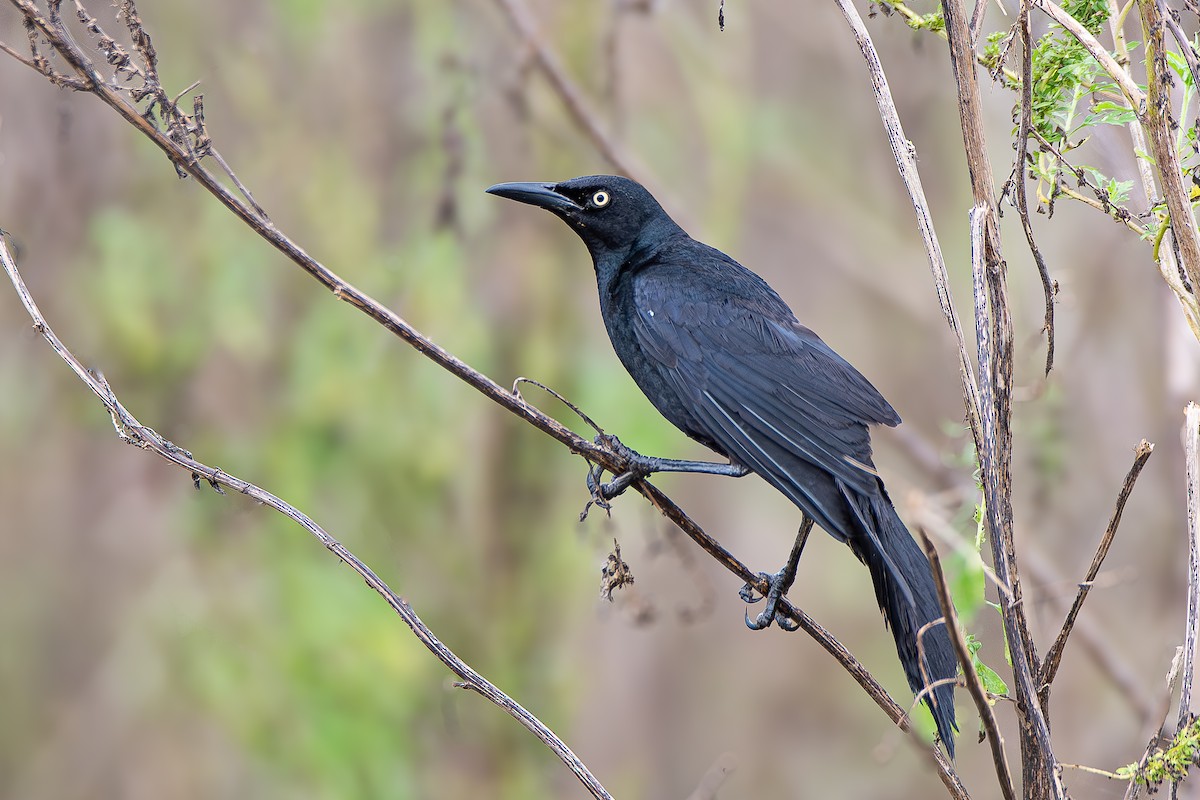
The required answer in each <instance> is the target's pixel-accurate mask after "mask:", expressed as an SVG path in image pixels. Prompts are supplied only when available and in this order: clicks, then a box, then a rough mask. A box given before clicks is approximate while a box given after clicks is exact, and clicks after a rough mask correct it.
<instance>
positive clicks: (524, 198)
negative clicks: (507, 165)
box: [487, 183, 583, 211]
mask: <svg viewBox="0 0 1200 800" xmlns="http://www.w3.org/2000/svg"><path fill="white" fill-rule="evenodd" d="M554 186H555V184H553V183H497V184H496V185H495V186H490V187H488V189H487V193H488V194H494V195H496V196H497V197H507V198H508V199H509V200H516V201H517V202H518V203H528V204H529V205H531V206H538V207H540V208H545V209H549V210H550V211H582V210H583V206H580V205H579V204H577V203H576V202H575V201H574V200H572V199H571V198H569V197H567V196H566V195H564V194H559V193H558V192H557V191H555V189H554Z"/></svg>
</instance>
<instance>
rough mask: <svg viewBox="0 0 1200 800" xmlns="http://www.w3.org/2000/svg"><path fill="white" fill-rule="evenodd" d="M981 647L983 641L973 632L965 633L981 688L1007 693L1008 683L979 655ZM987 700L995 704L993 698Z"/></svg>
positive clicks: (992, 692) (994, 692) (990, 691)
mask: <svg viewBox="0 0 1200 800" xmlns="http://www.w3.org/2000/svg"><path fill="white" fill-rule="evenodd" d="M982 647H983V642H981V641H979V640H978V639H977V638H975V634H973V633H968V634H967V650H968V651H969V652H970V653H971V666H972V667H974V668H975V674H976V675H978V676H979V681H980V682H981V683H982V684H983V688H984V689H986V690H987V691H988V693H990V694H997V695H998V694H1008V684H1007V683H1005V682H1004V679H1003V678H1001V677H1000V676H999V675H998V674H997V673H996V671H995V670H994V669H992V668H991V667H989V666H988V665H987V664H985V663H983V659H981V658H980V657H979V650H980V649H981V648H982ZM988 702H990V703H992V704H995V700H992V699H990V698H989V700H988Z"/></svg>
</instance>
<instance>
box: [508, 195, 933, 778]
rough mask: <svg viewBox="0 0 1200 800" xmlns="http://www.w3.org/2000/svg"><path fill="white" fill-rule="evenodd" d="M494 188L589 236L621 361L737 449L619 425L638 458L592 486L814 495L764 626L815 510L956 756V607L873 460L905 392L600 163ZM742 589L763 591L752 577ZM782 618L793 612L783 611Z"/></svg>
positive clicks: (686, 420) (600, 489)
mask: <svg viewBox="0 0 1200 800" xmlns="http://www.w3.org/2000/svg"><path fill="white" fill-rule="evenodd" d="M487 191H488V192H489V193H490V194H494V195H498V196H500V197H506V198H509V199H511V200H517V201H519V202H522V203H528V204H530V205H534V206H538V207H540V208H544V209H546V210H548V211H550V212H551V213H553V214H554V215H555V216H557V217H558V218H559V219H561V220H563V221H564V222H566V223H567V225H568V226H570V227H571V229H572V230H574V231H575V233H577V234H578V235H579V237H580V238H581V239H583V242H584V244H585V245H587V249H588V252H589V253H591V256H592V262H593V264H594V266H595V270H596V283H597V287H598V288H599V291H600V313H601V315H602V316H603V318H604V325H605V327H606V328H607V329H608V335H609V338H610V339H611V340H612V345H613V349H614V350H616V353H617V356H618V358H620V360H621V363H622V364H624V365H625V369H626V370H628V371H629V374H630V375H631V376H632V377H633V379H634V381H635V382H636V383H637V385H638V387H639V388H641V390H642V392H644V393H645V395H646V397H647V398H649V400H650V402H651V403H653V404H654V407H655V408H656V409H658V411H659V413H661V414H662V415H663V416H664V417H666V418H667V420H668V421H670V422H671V423H672V424H673V425H675V426H676V427H677V428H679V429H680V430H682V431H683V432H684V433H686V434H687V435H688V436H690V437H691V438H693V439H695V440H696V441H698V442H700V443H701V444H703V445H705V446H706V447H708V448H710V449H712V450H714V451H716V452H717V453H720V454H721V455H722V456H724V457H726V458H727V459H729V463H728V464H724V463H710V462H703V461H700V462H697V461H678V460H673V459H662V458H650V457H646V456H643V455H641V454H638V453H635V452H633V451H632V450H629V449H628V448H625V447H624V446H623V445H620V443H619V442H616V441H615V440H614V439H612V437H607V439H608V440H607V443H608V444H610V445H613V446H616V447H618V448H619V449H620V451H621V453H622V454H623V455H624V456H625V457H626V459H627V461H628V463H629V468H628V471H627V472H626V473H624V474H622V475H619V476H616V477H615V478H614V479H613V480H612V481H611V482H609V483H606V484H603V485H596V484H595V483H593V484H592V485H593V491H594V493H595V494H596V495H597V496H598V497H599V498H600V499H601V500H606V499H609V498H611V497H614V496H616V495H617V494H619V493H620V492H621V491H623V490H624V489H625V488H627V487H628V486H629V485H630V484H632V483H634V482H635V481H638V480H641V479H642V478H645V477H646V476H648V475H650V474H651V473H654V472H661V471H677V472H704V473H709V474H719V475H731V476H741V475H745V474H747V473H748V472H754V473H756V474H757V475H759V476H761V477H762V478H763V479H764V480H766V481H767V482H768V483H769V484H771V485H772V486H774V487H775V488H776V489H778V490H779V491H780V492H782V493H783V494H784V495H786V496H787V498H788V499H789V500H791V501H792V502H793V503H795V504H796V506H798V507H799V508H800V510H801V511H802V512H803V514H804V515H805V518H806V524H804V525H802V526H801V536H800V537H799V538H798V539H797V545H796V547H794V548H793V550H792V557H791V559H789V563H788V565H787V566H785V568H784V569H783V570H781V571H780V572H779V573H776V574H775V575H764V577H765V578H766V579H767V580H768V582H769V585H770V588H771V590H770V592H769V593H768V595H767V600H768V603H767V611H765V612H764V613H763V614H761V615H759V617H758V620H757V622H753V623H752V622H751V621H750V620H749V618H748V617H747V624H749V625H750V626H751V627H756V628H757V627H766V626H768V625H770V623H771V621H772V620H773V619H776V607H777V604H778V601H779V598H780V597H781V596H782V595H783V593H784V592H786V591H787V589H788V588H789V586H790V584H791V582H792V580H794V578H795V561H796V559H798V558H799V555H800V551H801V550H802V548H803V542H804V538H805V537H806V535H807V531H808V529H809V528H811V522H808V520H811V521H815V522H816V523H817V524H819V525H820V526H821V527H822V528H824V529H825V530H826V531H828V532H829V533H830V534H831V535H832V536H833V537H834V538H835V539H838V540H839V541H842V542H845V543H846V544H847V545H849V547H850V550H851V551H852V552H853V553H854V555H856V556H857V557H858V558H859V560H860V561H862V562H863V563H864V564H866V565H867V568H868V569H869V570H870V572H871V580H872V582H873V583H874V586H875V597H876V599H877V600H878V602H879V607H880V610H882V612H883V616H884V620H885V622H886V623H887V625H888V627H889V628H891V631H892V634H893V636H894V637H895V640H896V650H897V652H898V654H899V656H900V663H901V664H902V665H903V667H904V674H905V676H906V677H907V678H908V685H909V686H910V687H911V688H912V690H913V692H914V693H918V694H921V695H922V697H923V699H924V701H925V703H926V704H927V705H928V706H929V709H930V710H931V711H932V712H933V717H934V720H935V722H936V724H937V730H938V734H939V736H940V738H941V740H942V743H943V745H944V746H945V748H946V752H947V753H948V754H949V755H950V757H951V758H953V757H954V732H955V731H956V730H957V726H956V724H955V719H954V686H953V679H954V677H955V675H956V674H957V663H956V660H955V656H954V650H953V649H952V647H951V645H950V638H949V635H948V633H947V631H946V627H945V625H944V624H943V623H938V622H936V621H937V620H939V619H940V618H941V617H942V611H941V608H940V606H939V603H938V598H937V590H936V588H935V586H934V582H933V576H932V574H931V573H930V569H929V562H928V560H927V559H926V557H925V554H924V553H923V552H922V551H921V549H920V548H919V547H918V546H917V543H916V542H915V541H913V539H912V537H911V536H910V535H909V532H908V530H907V529H906V528H905V527H904V523H903V522H901V520H900V517H899V516H898V515H897V514H896V510H895V508H894V507H893V506H892V502H891V500H890V499H889V498H888V494H887V491H886V490H885V489H884V486H883V481H882V480H881V479H880V477H879V474H878V473H877V472H876V470H875V466H874V464H873V463H872V461H871V441H870V433H869V430H868V427H869V426H870V425H874V424H880V425H889V426H894V425H898V424H899V423H900V417H899V416H898V415H897V414H896V412H895V410H894V409H893V408H892V407H891V405H889V404H888V402H887V401H886V400H884V399H883V397H882V396H881V395H880V394H879V392H878V391H877V390H876V389H875V387H874V386H872V385H871V384H870V382H869V381H868V380H867V379H866V378H864V377H863V376H862V375H861V374H860V373H859V372H858V371H857V370H856V369H854V367H852V366H850V364H849V363H847V362H846V361H845V360H844V359H843V358H842V357H841V356H839V355H838V354H837V353H835V352H834V351H833V349H832V348H830V347H829V345H827V344H825V342H823V341H822V340H821V339H820V338H819V337H818V336H817V335H816V334H815V333H813V332H812V331H811V330H809V329H808V328H806V327H804V326H803V325H801V324H800V323H799V322H798V321H797V320H796V316H795V315H794V314H793V313H792V310H791V309H790V308H788V306H787V304H786V303H784V301H783V300H782V299H780V297H779V295H778V294H776V293H775V291H774V290H773V289H772V288H771V287H770V286H768V285H767V283H766V281H764V280H763V279H762V278H760V277H759V276H758V275H756V274H754V273H753V272H751V271H750V270H748V269H746V268H745V267H743V266H742V265H741V264H739V263H737V262H736V261H734V260H733V259H732V258H730V257H729V256H727V255H725V254H724V253H722V252H721V251H719V250H716V249H714V248H712V247H709V246H708V245H705V244H701V243H700V242H697V241H696V240H695V239H692V238H691V237H690V236H688V235H687V233H685V232H684V231H683V229H682V228H680V227H679V226H678V225H677V224H676V223H675V222H674V220H672V219H671V218H670V217H669V216H668V215H667V213H666V212H665V211H663V209H662V207H661V206H660V205H659V204H658V202H657V201H656V200H655V199H654V198H653V197H652V196H651V195H650V193H649V192H648V191H646V189H645V188H643V187H642V186H641V185H640V184H638V183H636V182H635V181H632V180H629V179H628V178H621V177H617V176H613V175H592V176H588V177H583V178H575V179H573V180H569V181H564V182H562V183H502V184H498V185H496V186H493V187H491V188H490V189H488V190H487ZM743 596H746V597H747V599H751V597H750V596H748V595H747V591H746V590H743ZM777 621H778V622H779V623H780V625H781V627H784V626H786V625H785V618H784V617H782V616H780V617H778V620H777ZM931 623H933V624H931ZM786 627H789V628H791V626H786ZM918 636H920V638H921V642H920V644H918ZM922 652H923V654H924V664H922V657H921V654H922ZM930 685H933V688H930V689H928V690H926V687H927V686H930ZM922 692H923V694H922Z"/></svg>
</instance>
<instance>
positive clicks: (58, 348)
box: [0, 235, 612, 800]
mask: <svg viewBox="0 0 1200 800" xmlns="http://www.w3.org/2000/svg"><path fill="white" fill-rule="evenodd" d="M0 263H2V264H3V266H4V271H5V272H6V273H7V274H8V277H9V280H10V281H12V285H13V288H14V289H15V290H16V292H17V296H18V297H19V298H20V299H21V305H23V306H24V307H25V310H26V311H27V312H28V313H29V316H30V318H31V319H32V320H33V327H34V329H35V330H36V331H37V332H38V333H40V334H41V335H42V337H43V338H44V339H45V340H46V341H47V342H48V343H49V345H50V346H51V347H52V348H53V349H54V352H55V353H56V354H58V357H59V358H61V359H62V360H63V361H64V362H65V363H66V364H67V366H68V367H70V368H71V371H72V372H74V373H75V374H76V375H77V376H78V377H79V379H80V380H82V381H83V382H84V383H85V384H87V387H88V388H89V389H91V390H92V393H93V394H95V395H96V396H97V397H98V398H100V402H101V403H103V404H104V409H105V410H106V411H107V412H108V413H109V415H110V416H111V417H112V421H113V427H114V428H115V429H116V432H117V436H119V437H120V439H121V441H123V442H125V443H126V444H131V445H133V446H134V447H138V448H141V449H143V450H146V451H149V452H151V453H154V454H155V455H158V456H160V457H162V458H164V459H166V460H167V461H169V462H171V463H172V464H174V465H176V466H177V467H180V468H182V469H183V470H185V471H187V472H189V473H191V475H192V480H193V481H194V482H195V484H196V488H200V485H201V484H200V481H201V479H203V480H204V481H206V482H208V483H209V485H211V486H212V487H213V488H214V489H216V490H217V491H219V492H220V491H221V487H222V486H228V487H229V488H230V489H233V490H235V491H238V492H241V493H242V494H244V495H246V496H247V497H249V498H251V499H253V500H256V501H258V502H259V503H261V504H263V505H265V506H268V507H270V508H272V509H274V510H276V511H278V512H279V513H281V514H283V515H284V516H286V517H288V518H289V519H291V520H292V521H293V522H295V523H296V524H297V525H299V526H300V527H302V528H304V529H305V530H306V531H308V532H309V533H311V534H312V535H313V536H315V537H316V538H317V539H318V540H319V541H320V542H321V544H323V545H325V547H326V548H328V549H329V550H330V551H331V552H332V553H333V554H334V555H336V556H337V557H338V558H339V559H340V560H341V561H342V563H344V564H345V565H346V566H348V567H350V569H352V570H354V571H355V572H356V573H357V574H358V575H359V577H361V578H362V579H363V581H365V582H366V584H367V586H370V587H371V588H372V589H374V590H375V591H376V592H377V593H378V594H379V596H380V597H382V598H383V599H384V600H385V601H386V602H387V604H388V605H389V606H391V607H392V609H393V610H394V611H395V612H396V613H397V614H398V615H399V616H400V619H402V620H403V621H404V624H405V625H407V626H408V628H409V630H411V631H412V632H413V634H414V635H415V636H416V637H417V639H419V640H420V642H421V644H423V645H425V647H426V648H427V649H428V650H429V652H431V653H433V654H434V655H435V656H436V657H437V659H438V660H439V661H441V662H442V663H443V664H445V665H446V667H447V668H449V669H450V671H451V672H453V673H454V674H455V675H457V676H458V677H459V678H461V679H462V683H461V684H460V685H461V687H462V688H468V689H471V690H473V691H475V692H478V693H479V694H480V695H482V696H483V697H485V698H487V699H488V700H489V701H491V702H492V703H494V704H495V705H497V706H499V707H500V708H501V709H503V710H504V711H505V712H506V713H507V714H509V715H510V716H512V717H513V718H514V719H516V720H517V721H518V722H520V723H521V724H522V725H523V726H525V728H526V729H527V730H529V732H530V733H532V734H533V735H534V736H536V737H537V738H538V739H540V740H541V741H542V742H544V743H545V744H546V746H547V747H549V748H550V749H551V750H552V751H553V752H554V754H555V755H557V756H558V757H559V759H561V760H562V762H563V763H564V764H566V766H567V768H568V769H570V770H571V772H573V773H574V774H575V777H577V778H578V779H579V782H580V783H582V784H583V785H584V787H585V788H587V790H588V791H589V792H590V793H591V795H592V796H593V797H595V798H597V800H612V796H611V795H610V794H609V793H608V791H607V790H606V789H605V788H604V786H603V785H601V783H600V781H598V780H597V779H596V777H595V776H594V775H593V774H592V773H591V771H589V770H588V768H587V766H586V765H584V763H583V762H582V761H580V760H579V757H578V756H576V755H575V754H574V753H573V752H572V751H571V748H569V747H567V745H566V743H565V742H563V740H562V739H560V738H559V737H558V736H557V735H556V734H555V733H554V732H553V731H552V730H550V729H549V728H548V727H546V725H545V724H544V723H542V721H541V720H539V719H538V718H537V717H535V716H534V715H533V714H531V713H530V712H529V711H527V710H526V709H525V708H524V707H523V706H522V705H521V704H520V703H518V702H517V701H515V700H513V699H512V698H511V697H509V696H508V695H506V694H505V693H504V692H502V691H500V689H498V688H496V686H495V685H494V684H493V683H492V682H491V681H489V680H488V679H487V678H485V677H483V676H482V675H480V674H479V673H478V672H476V671H475V670H473V669H471V667H470V666H468V665H467V664H466V662H464V661H463V660H462V659H461V658H459V657H458V656H457V655H455V654H454V652H453V651H452V650H451V649H450V648H449V647H447V646H446V645H444V644H443V643H442V642H441V641H440V640H439V639H438V638H437V637H436V636H435V635H434V633H433V631H431V630H430V629H429V628H428V627H427V626H426V625H425V623H424V622H422V621H421V618H420V617H418V616H417V613H416V611H414V610H413V608H412V606H410V605H409V604H408V601H406V600H405V599H404V598H403V597H401V596H400V595H398V594H396V593H395V592H394V591H393V590H392V589H391V588H390V587H389V586H388V585H387V584H386V583H385V582H384V581H383V579H382V578H380V577H379V576H378V575H376V574H375V572H374V571H373V570H372V569H371V568H370V567H368V566H367V565H366V564H364V563H363V562H362V561H360V560H359V559H358V557H357V556H355V555H354V554H353V553H352V552H350V551H349V550H348V549H346V547H345V546H344V545H343V544H342V543H341V542H339V541H338V540H337V539H335V538H334V537H333V536H331V535H330V534H329V533H328V532H326V531H325V529H324V528H322V527H321V526H320V525H318V524H317V523H316V522H314V521H313V520H312V518H310V517H309V516H308V515H307V514H304V513H303V512H301V511H300V510H299V509H297V508H295V507H294V506H292V505H290V504H288V503H286V502H284V501H283V500H281V499H280V498H279V497H276V496H275V495H273V494H271V493H270V492H268V491H266V490H265V489H261V488H259V487H258V486H256V485H254V484H253V483H250V482H248V481H244V480H242V479H241V478H238V477H236V476H234V475H230V474H229V473H227V472H225V471H224V470H221V469H217V468H215V467H210V466H208V465H207V464H203V463H201V462H199V461H197V460H196V459H194V458H193V457H192V454H191V453H189V452H188V451H187V450H184V449H183V448H182V447H179V446H178V445H176V444H173V443H172V442H169V441H167V440H166V439H164V438H163V437H162V436H160V435H159V434H158V433H156V432H155V431H154V430H153V429H152V428H149V427H147V426H145V425H143V424H142V423H140V422H138V420H137V419H136V418H135V417H134V416H133V415H132V414H130V413H129V411H127V410H126V409H125V406H123V405H122V404H121V402H120V400H118V399H117V396H116V394H115V393H114V392H113V390H112V387H111V386H109V384H108V381H106V380H105V379H104V377H103V376H101V375H100V374H98V373H95V372H93V371H92V370H89V369H87V368H86V367H84V366H83V364H82V363H80V361H79V359H78V358H76V357H75V355H74V354H73V353H71V351H70V350H68V349H67V347H66V345H64V344H63V343H62V341H61V340H60V339H59V338H58V336H57V335H55V333H54V330H53V329H52V328H51V327H50V325H49V324H48V323H47V322H46V319H45V317H43V316H42V312H41V311H40V310H39V309H38V306H37V303H36V302H35V301H34V299H33V296H32V295H31V294H30V293H29V289H28V288H26V286H25V282H24V281H23V280H22V279H21V274H20V272H18V270H17V265H16V263H15V262H14V260H13V258H12V255H11V254H10V253H9V251H8V244H7V242H5V241H4V237H3V236H2V235H0ZM222 493H223V492H222Z"/></svg>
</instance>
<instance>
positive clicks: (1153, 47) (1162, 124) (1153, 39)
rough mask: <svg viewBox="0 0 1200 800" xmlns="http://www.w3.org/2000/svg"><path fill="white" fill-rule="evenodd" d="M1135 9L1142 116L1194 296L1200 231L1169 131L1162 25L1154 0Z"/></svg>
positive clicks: (1199, 274) (1143, 0)
mask: <svg viewBox="0 0 1200 800" xmlns="http://www.w3.org/2000/svg"><path fill="white" fill-rule="evenodd" d="M1138 10H1139V11H1140V12H1141V16H1142V35H1143V36H1144V37H1145V40H1146V109H1145V112H1144V114H1143V115H1142V116H1143V119H1144V122H1145V125H1146V130H1147V132H1148V133H1149V136H1150V153H1151V155H1153V156H1154V163H1155V166H1156V167H1157V169H1158V178H1159V185H1160V186H1161V187H1162V191H1163V197H1164V198H1165V199H1166V201H1167V210H1168V212H1169V213H1170V215H1171V235H1172V236H1173V237H1174V238H1175V243H1176V244H1177V245H1178V246H1179V255H1180V260H1181V261H1182V267H1183V272H1184V274H1185V275H1186V276H1187V281H1188V283H1190V284H1191V286H1190V289H1191V294H1192V296H1193V298H1194V297H1195V296H1196V294H1197V292H1200V233H1198V232H1197V230H1196V218H1195V217H1194V216H1193V215H1192V206H1191V201H1190V199H1189V194H1188V190H1187V187H1186V186H1185V185H1184V181H1183V171H1182V169H1181V168H1180V166H1179V154H1178V153H1177V152H1175V141H1174V137H1173V135H1172V130H1173V127H1174V125H1175V121H1174V120H1173V119H1172V117H1171V88H1172V84H1173V81H1172V79H1171V68H1170V67H1169V66H1168V64H1167V48H1166V42H1165V41H1164V36H1163V31H1164V29H1165V25H1164V24H1163V18H1162V11H1161V9H1160V8H1159V6H1158V3H1157V2H1156V0H1138Z"/></svg>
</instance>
